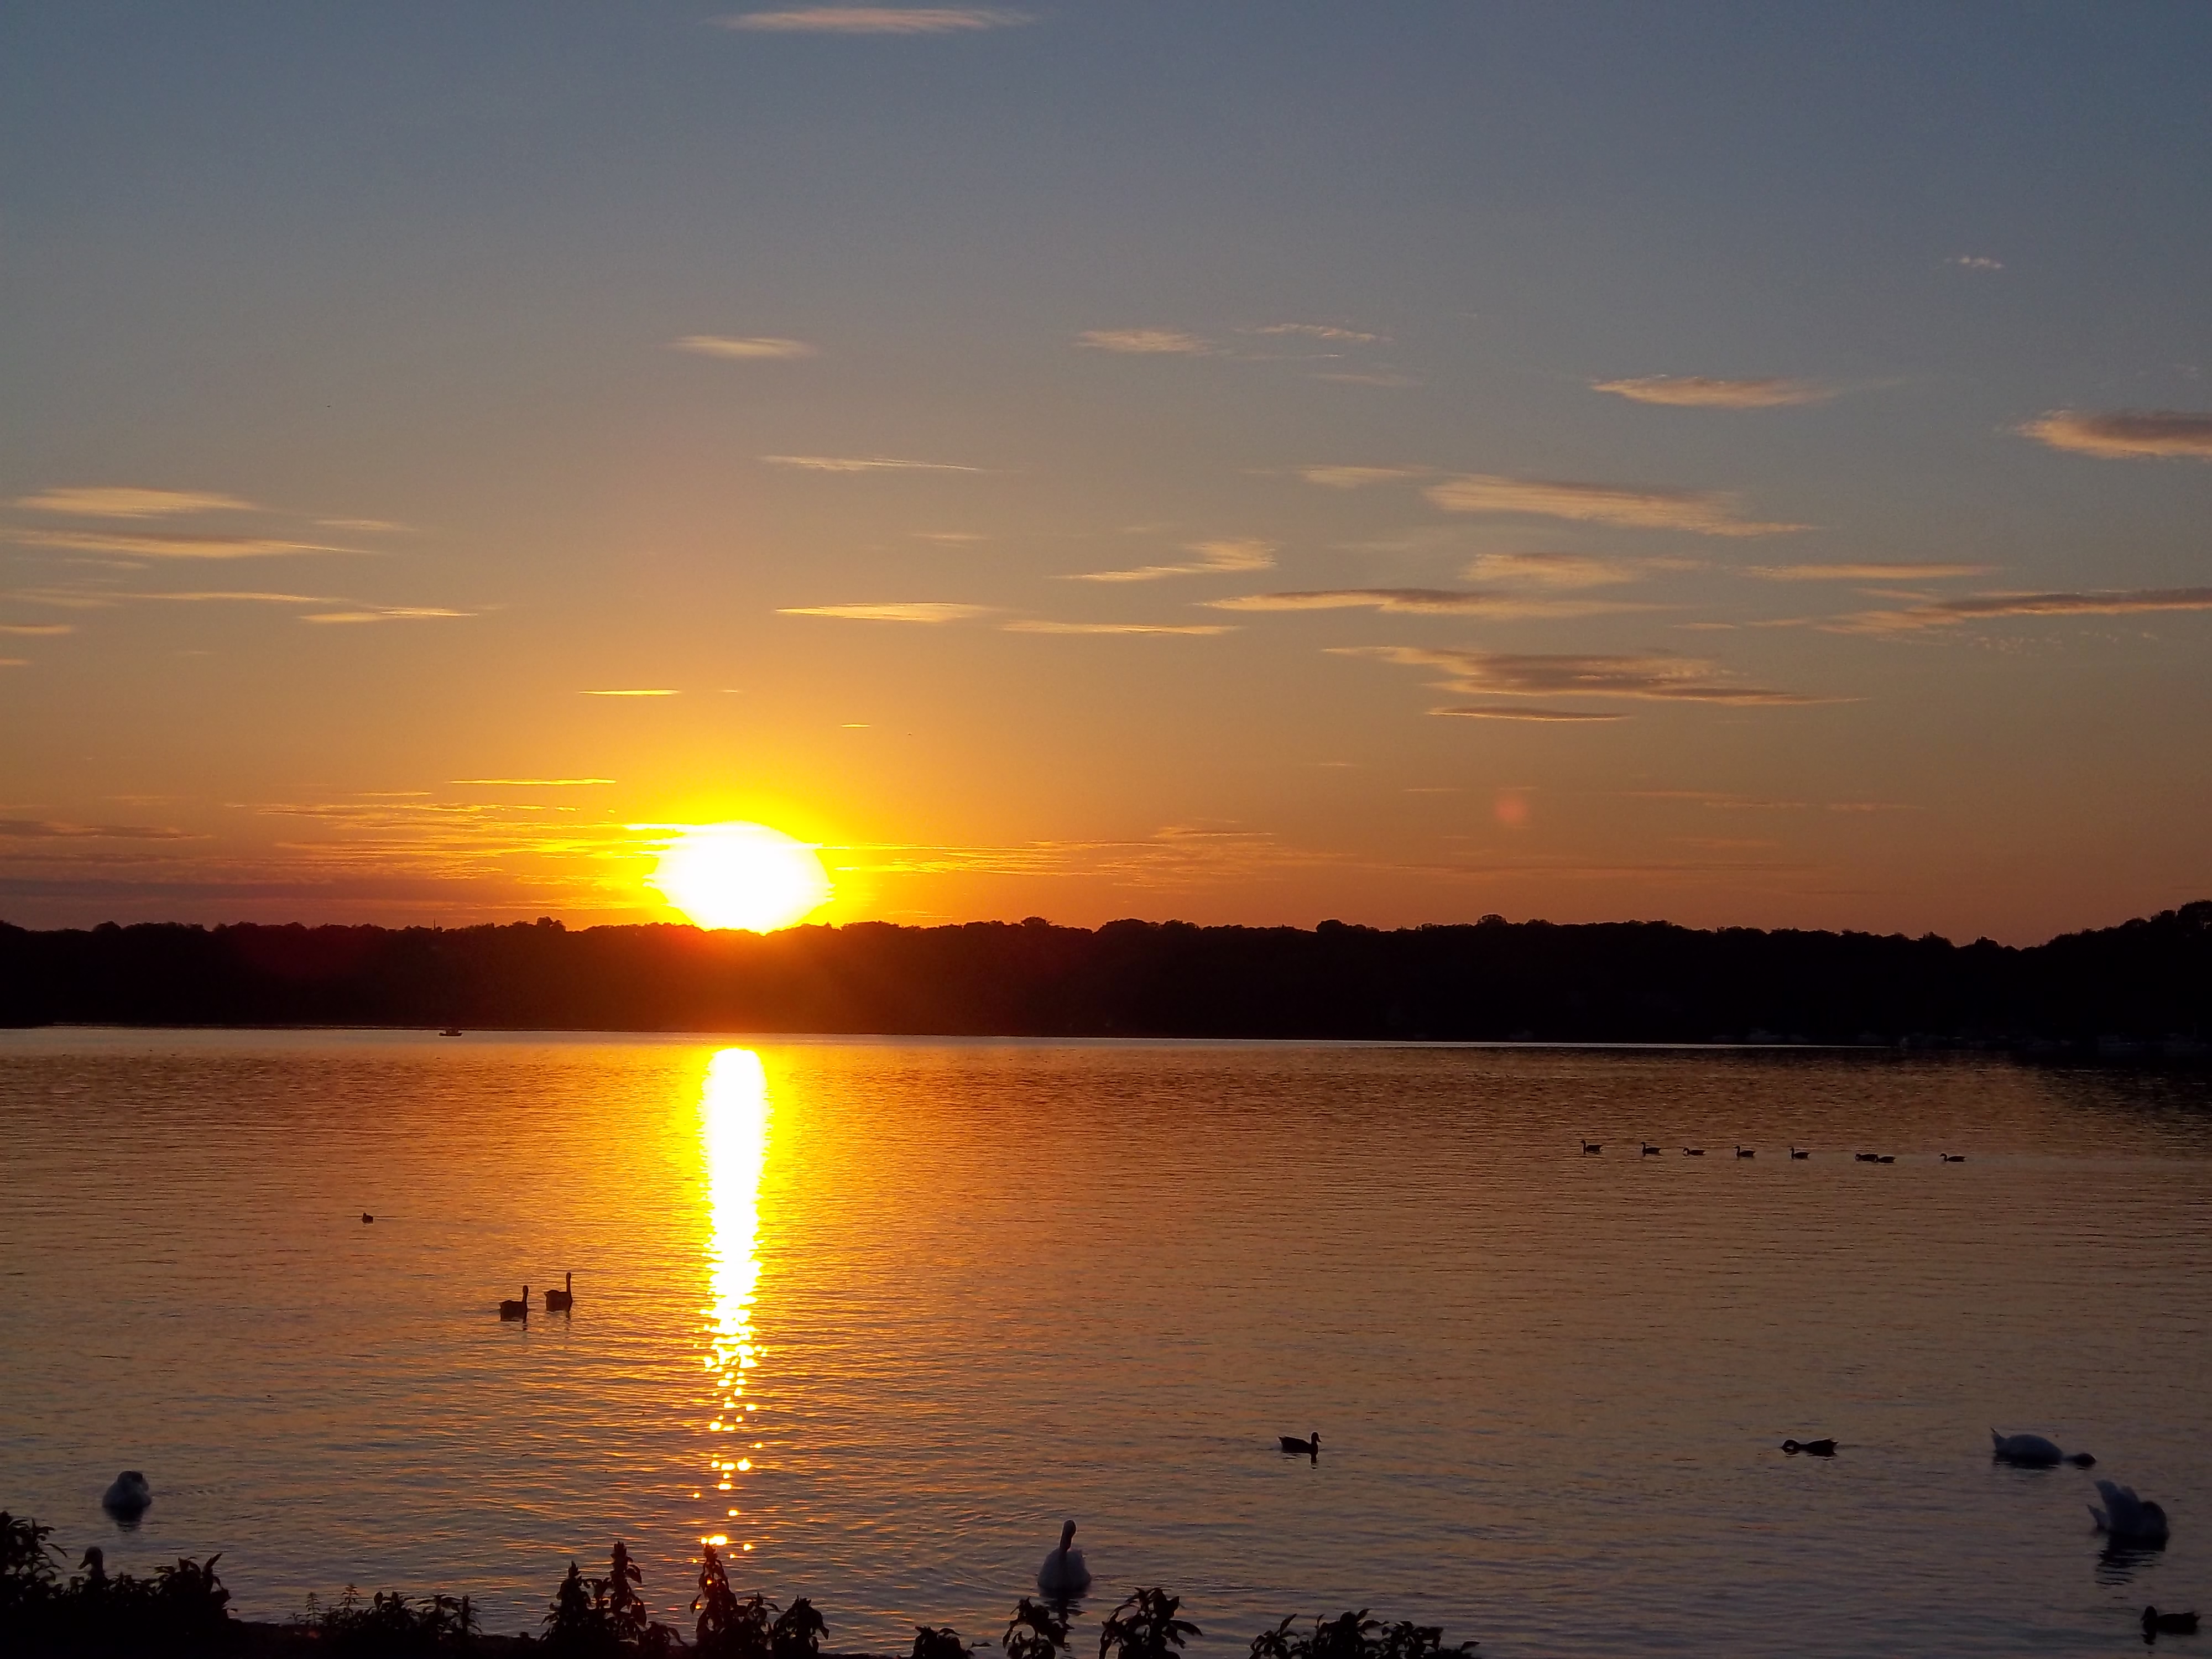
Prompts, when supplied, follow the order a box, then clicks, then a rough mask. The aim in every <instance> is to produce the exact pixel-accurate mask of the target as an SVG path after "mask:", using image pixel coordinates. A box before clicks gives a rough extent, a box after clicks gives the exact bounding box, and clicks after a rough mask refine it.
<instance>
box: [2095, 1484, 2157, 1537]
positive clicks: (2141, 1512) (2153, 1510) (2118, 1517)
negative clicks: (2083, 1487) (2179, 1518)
mask: <svg viewBox="0 0 2212 1659" xmlns="http://www.w3.org/2000/svg"><path fill="white" fill-rule="evenodd" d="M2097 1495H2098V1496H2099V1497H2100V1498H2103V1499H2104V1500H2105V1507H2104V1508H2102V1509H2101V1510H2100V1509H2099V1508H2098V1507H2097V1506H2096V1505H2095V1504H2091V1505H2090V1506H2089V1513H2090V1514H2091V1515H2092V1516H2095V1517H2096V1522H2097V1525H2098V1527H2099V1528H2100V1529H2101V1530H2103V1531H2105V1532H2106V1533H2109V1534H2111V1535H2112V1541H2113V1542H2114V1543H2116V1544H2135V1545H2140V1546H2147V1547H2150V1548H2153V1549H2159V1548H2163V1547H2165V1544H2166V1539H2167V1537H2168V1536H2169V1535H2170V1534H2169V1533H2168V1530H2167V1528H2166V1511H2165V1510H2162V1509H2160V1507H2159V1506H2158V1505H2157V1504H2154V1503H2152V1502H2151V1501H2150V1500H2149V1499H2148V1498H2138V1497H2136V1489H2135V1488H2134V1487H2133V1486H2121V1485H2119V1484H2118V1482H2116V1481H2112V1480H2100V1481H2099V1482H2098V1483H2097Z"/></svg>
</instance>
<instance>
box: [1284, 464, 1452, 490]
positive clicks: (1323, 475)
mask: <svg viewBox="0 0 2212 1659" xmlns="http://www.w3.org/2000/svg"><path fill="white" fill-rule="evenodd" d="M1429 471H1430V469H1429V468H1427V467H1425V466H1302V467H1300V468H1299V469H1298V477H1301V478H1304V480H1305V481H1306V482H1307V483H1310V484H1319V485H1321V486H1322V488H1323V489H1365V488H1366V487H1367V486H1368V485H1369V484H1380V483H1404V482H1405V481H1406V480H1407V479H1408V478H1420V477H1427V476H1428V473H1429Z"/></svg>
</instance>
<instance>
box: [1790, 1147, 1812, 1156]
mask: <svg viewBox="0 0 2212 1659" xmlns="http://www.w3.org/2000/svg"><path fill="white" fill-rule="evenodd" d="M1812 1156H1813V1154H1812V1153H1810V1152H1799V1151H1798V1150H1797V1149H1796V1147H1795V1146H1792V1147H1791V1148H1790V1157H1792V1158H1810V1157H1812Z"/></svg>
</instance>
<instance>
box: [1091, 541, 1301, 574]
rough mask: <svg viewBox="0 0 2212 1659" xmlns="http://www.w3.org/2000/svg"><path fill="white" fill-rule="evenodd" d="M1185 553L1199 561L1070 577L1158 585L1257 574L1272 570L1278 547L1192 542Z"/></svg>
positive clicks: (1241, 542) (1271, 545) (1096, 572)
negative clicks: (1173, 579)
mask: <svg viewBox="0 0 2212 1659" xmlns="http://www.w3.org/2000/svg"><path fill="white" fill-rule="evenodd" d="M1183 550H1184V551H1185V552H1187V553H1195V554H1197V555H1198V557H1197V559H1196V560H1194V562H1190V563H1188V564H1147V565H1139V567H1137V568H1135V569H1133V570H1086V571H1084V572H1082V573H1080V574H1076V575H1072V576H1069V577H1068V578H1067V579H1066V580H1069V581H1072V582H1155V581H1161V580H1165V579H1166V578H1168V577H1170V576H1215V575H1223V574H1234V573H1237V572H1245V571H1253V570H1272V569H1273V568H1274V566H1275V544H1274V543H1273V542H1262V541H1218V542H1191V543H1188V544H1185V546H1184V549H1183Z"/></svg>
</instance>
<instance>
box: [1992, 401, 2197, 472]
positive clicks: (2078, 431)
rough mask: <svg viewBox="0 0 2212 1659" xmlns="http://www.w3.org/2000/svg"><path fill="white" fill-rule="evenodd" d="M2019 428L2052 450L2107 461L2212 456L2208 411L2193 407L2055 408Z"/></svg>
mask: <svg viewBox="0 0 2212 1659" xmlns="http://www.w3.org/2000/svg"><path fill="white" fill-rule="evenodd" d="M2021 432H2022V433H2023V434H2025V435H2027V436H2028V437H2031V438H2033V439H2036V440H2038V441H2040V442H2043V443H2046V444H2049V445H2050V446H2051V447H2052V448H2053V449H2068V450H2071V451H2073V452H2074V453H2075V454H2077V455H2095V456H2099V457H2100V458H2102V459H2106V460H2129V459H2139V458H2142V457H2163V458H2170V457H2174V456H2181V457H2186V458H2190V459H2196V460H2200V461H2212V414H2204V413H2202V412H2199V411H2197V410H2173V409H2150V410H2115V411H2114V412H2112V413H2111V414H2106V415H2092V414H2083V413H2080V412H2077V411H2076V410H2070V409H2054V410H2051V413H2049V414H2048V415H2045V416H2043V417H2042V418H2041V419H2040V420H2035V421H2030V422H2028V423H2027V425H2026V426H2024V427H2022V428H2021Z"/></svg>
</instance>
